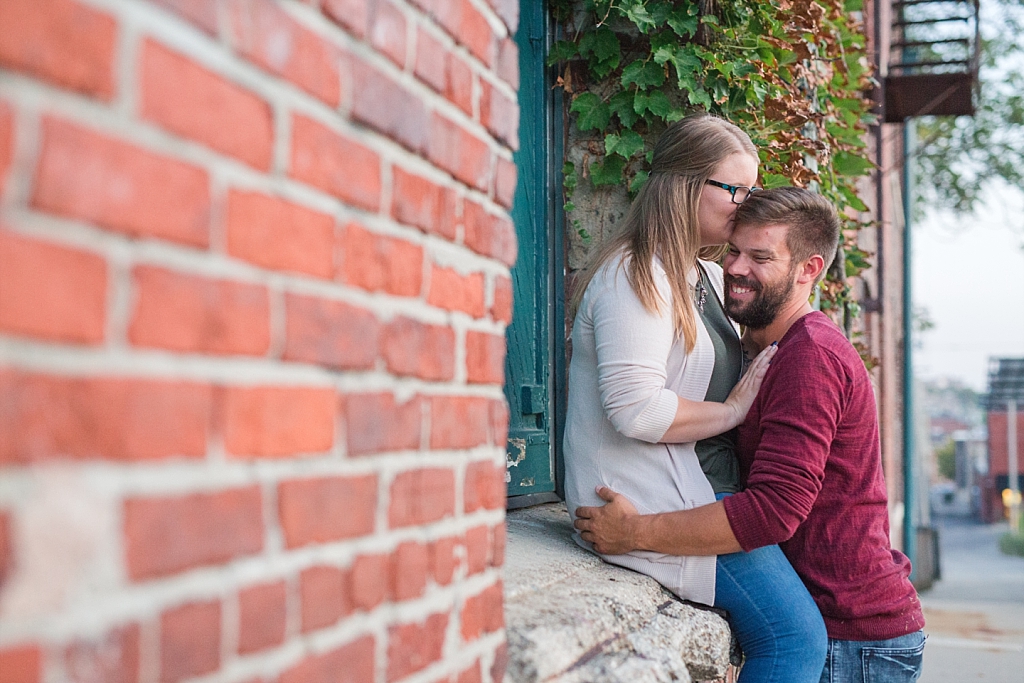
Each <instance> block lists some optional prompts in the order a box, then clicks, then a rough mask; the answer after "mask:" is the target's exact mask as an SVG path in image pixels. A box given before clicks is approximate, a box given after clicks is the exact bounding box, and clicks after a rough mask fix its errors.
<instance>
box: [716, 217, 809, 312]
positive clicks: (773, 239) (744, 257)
mask: <svg viewBox="0 0 1024 683" xmlns="http://www.w3.org/2000/svg"><path fill="white" fill-rule="evenodd" d="M788 230H789V228H788V227H787V226H785V225H768V226H758V227H754V226H750V225H737V226H736V229H735V231H734V232H733V234H732V239H731V240H730V241H729V253H728V254H727V255H726V257H725V263H724V269H725V310H726V312H727V313H728V314H729V317H731V318H732V319H733V320H735V321H736V322H738V323H740V324H741V325H745V326H747V327H749V328H751V329H755V330H759V329H764V328H765V327H767V326H768V325H770V324H771V323H772V321H773V320H775V318H776V317H777V316H778V314H779V311H780V310H781V309H782V307H783V306H784V305H785V304H786V302H787V301H788V300H789V298H790V296H791V295H792V293H793V288H794V287H795V286H796V278H795V273H796V265H797V264H795V263H793V259H792V257H791V255H790V253H789V247H788V246H787V245H786V233H787V232H788Z"/></svg>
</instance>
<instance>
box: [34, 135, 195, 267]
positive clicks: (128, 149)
mask: <svg viewBox="0 0 1024 683" xmlns="http://www.w3.org/2000/svg"><path fill="white" fill-rule="evenodd" d="M209 185H210V181H209V177H208V176H207V174H206V172H205V171H203V170H201V169H199V168H196V167H194V166H190V165H188V164H185V163H182V162H180V161H177V160H175V159H171V158H169V157H164V156H160V155H157V154H153V153H150V152H148V151H145V150H143V149H140V148H138V147H135V146H134V145H130V144H127V143H124V142H120V141H118V140H115V139H113V138H109V137H106V136H103V135H99V134H97V133H95V132H93V131H90V130H87V129H85V128H82V127H80V126H77V125H75V124H71V123H68V122H66V121H62V120H60V119H55V118H52V117H44V119H43V148H42V152H41V153H40V156H39V167H38V171H37V173H36V179H35V192H34V195H33V197H32V205H33V206H34V207H35V208H37V209H41V210H43V211H48V212H50V213H54V214H57V215H60V216H68V217H70V218H78V219H81V220H85V221H89V222H92V223H96V224H98V225H100V226H102V227H104V228H107V229H109V230H114V231H116V232H122V233H126V234H128V235H132V236H137V237H155V238H158V239H167V240H171V241H174V242H180V243H183V244H187V245H190V246H196V247H206V246H208V245H209V241H210V188H209Z"/></svg>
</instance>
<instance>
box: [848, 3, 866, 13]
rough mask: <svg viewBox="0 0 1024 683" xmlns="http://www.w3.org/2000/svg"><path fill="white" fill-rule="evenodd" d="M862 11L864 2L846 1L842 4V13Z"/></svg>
mask: <svg viewBox="0 0 1024 683" xmlns="http://www.w3.org/2000/svg"><path fill="white" fill-rule="evenodd" d="M863 9H864V0H846V2H844V3H843V11H844V12H860V11H861V10H863Z"/></svg>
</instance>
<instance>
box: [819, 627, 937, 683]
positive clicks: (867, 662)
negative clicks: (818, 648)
mask: <svg viewBox="0 0 1024 683" xmlns="http://www.w3.org/2000/svg"><path fill="white" fill-rule="evenodd" d="M924 641H925V635H924V631H916V632H914V633H909V634H907V635H905V636H899V637H898V638H890V639H889V640H868V641H858V640H835V639H833V638H829V641H828V654H827V655H826V657H825V670H824V671H822V672H821V682H820V683H913V682H914V681H916V680H917V679H918V678H920V677H921V662H922V661H923V659H924Z"/></svg>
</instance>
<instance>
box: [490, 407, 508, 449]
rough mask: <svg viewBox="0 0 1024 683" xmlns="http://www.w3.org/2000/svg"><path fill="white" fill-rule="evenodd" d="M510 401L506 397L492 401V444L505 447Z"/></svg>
mask: <svg viewBox="0 0 1024 683" xmlns="http://www.w3.org/2000/svg"><path fill="white" fill-rule="evenodd" d="M508 420H509V413H508V403H506V402H505V399H499V400H497V401H491V444H492V445H494V446H501V447H502V448H505V445H506V444H505V439H506V438H507V437H508Z"/></svg>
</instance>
